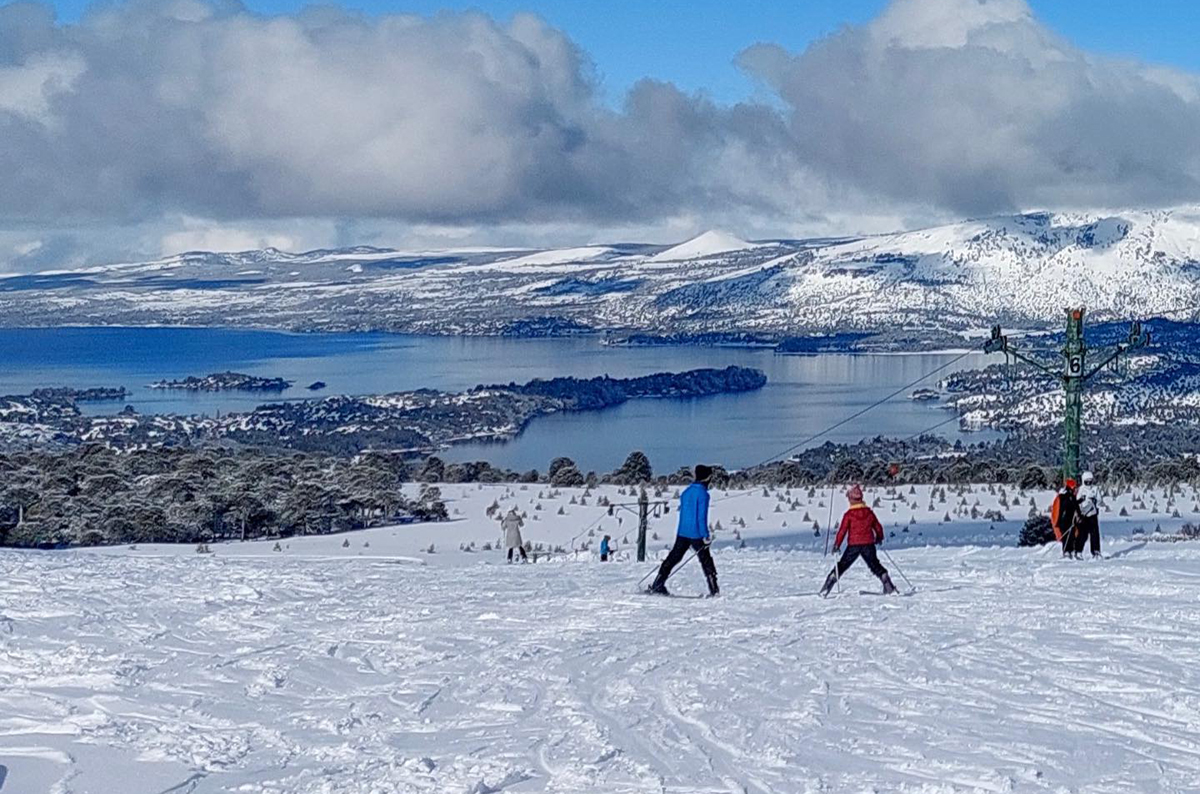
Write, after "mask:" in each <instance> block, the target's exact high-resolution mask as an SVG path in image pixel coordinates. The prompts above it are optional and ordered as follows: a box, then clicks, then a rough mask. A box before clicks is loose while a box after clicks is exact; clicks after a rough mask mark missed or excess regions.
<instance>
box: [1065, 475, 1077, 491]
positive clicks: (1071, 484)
mask: <svg viewBox="0 0 1200 794" xmlns="http://www.w3.org/2000/svg"><path fill="white" fill-rule="evenodd" d="M1066 485H1067V487H1068V488H1070V489H1071V490H1072V491H1074V490H1075V481H1074V480H1072V479H1071V478H1069V477H1068V478H1067V482H1066Z"/></svg>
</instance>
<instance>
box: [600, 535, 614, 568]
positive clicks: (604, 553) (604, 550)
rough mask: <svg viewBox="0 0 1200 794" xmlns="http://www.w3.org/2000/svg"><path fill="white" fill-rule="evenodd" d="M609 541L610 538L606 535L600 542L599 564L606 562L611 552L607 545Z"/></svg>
mask: <svg viewBox="0 0 1200 794" xmlns="http://www.w3.org/2000/svg"><path fill="white" fill-rule="evenodd" d="M610 540H612V538H611V537H609V536H608V535H605V536H604V540H602V541H600V562H608V555H609V552H610V550H611V549H610V547H609V545H608V542H609V541H610Z"/></svg>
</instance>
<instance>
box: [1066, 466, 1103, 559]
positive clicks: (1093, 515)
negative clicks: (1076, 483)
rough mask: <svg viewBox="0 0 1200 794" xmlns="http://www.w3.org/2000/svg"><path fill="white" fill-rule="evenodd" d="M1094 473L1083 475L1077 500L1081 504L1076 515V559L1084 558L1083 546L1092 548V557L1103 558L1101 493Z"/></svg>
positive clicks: (1088, 472) (1086, 472)
mask: <svg viewBox="0 0 1200 794" xmlns="http://www.w3.org/2000/svg"><path fill="white" fill-rule="evenodd" d="M1093 479H1094V478H1093V477H1092V473H1091V472H1090V471H1085V472H1084V473H1083V485H1082V486H1081V487H1080V489H1079V493H1078V494H1077V496H1076V499H1077V500H1078V502H1079V512H1078V513H1076V515H1075V547H1074V550H1073V551H1074V555H1075V559H1077V560H1078V559H1082V558H1083V546H1084V544H1088V545H1090V546H1091V550H1092V557H1101V556H1103V555H1102V554H1101V553H1100V492H1099V491H1097V490H1096V486H1095V484H1094V481H1093Z"/></svg>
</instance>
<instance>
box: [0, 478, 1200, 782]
mask: <svg viewBox="0 0 1200 794" xmlns="http://www.w3.org/2000/svg"><path fill="white" fill-rule="evenodd" d="M520 488H521V487H520V486H486V487H482V488H481V487H478V486H458V485H453V486H444V487H443V493H444V495H445V496H446V497H447V498H448V499H450V500H451V501H450V502H449V506H450V507H451V512H452V513H457V515H456V516H455V517H456V519H457V520H456V521H454V522H452V523H449V524H441V525H435V526H408V527H394V528H383V529H377V530H370V531H366V532H360V533H351V534H347V535H338V536H330V537H321V538H293V539H289V540H285V541H282V542H281V544H280V549H281V551H273V549H274V542H273V541H265V542H253V543H245V544H223V545H214V546H213V549H214V553H212V554H197V553H196V552H195V551H194V549H193V548H192V547H168V546H140V547H138V548H113V549H104V550H99V551H77V552H60V553H45V552H16V551H5V552H3V553H0V794H35V793H36V792H56V793H57V794H67V793H73V794H82V793H84V792H87V793H89V794H90V793H96V794H99V793H101V792H103V793H105V794H109V793H114V792H120V794H141V793H142V792H146V794H159V792H164V793H165V792H251V793H254V792H272V793H279V794H283V793H284V792H287V793H289V794H291V793H292V792H296V793H297V794H308V793H313V794H316V793H318V792H319V793H320V794H332V793H333V792H347V793H349V792H354V793H355V794H358V793H376V792H378V793H380V794H382V793H383V792H473V793H475V794H482V793H483V792H498V791H504V792H514V793H515V792H842V791H845V792H922V794H933V793H934V792H960V791H961V792H967V791H971V792H974V791H981V792H1008V791H1017V792H1019V791H1051V792H1166V791H1171V792H1184V791H1196V790H1198V789H1200V712H1198V707H1200V668H1198V666H1197V660H1198V659H1200V609H1198V607H1200V603H1198V602H1200V589H1198V585H1200V544H1192V543H1156V542H1150V540H1152V539H1145V538H1140V537H1139V536H1137V535H1131V530H1132V529H1134V528H1136V527H1145V528H1146V529H1147V530H1148V531H1149V533H1150V535H1154V534H1155V533H1154V529H1155V528H1156V526H1158V525H1160V524H1161V526H1162V529H1163V531H1164V533H1169V532H1170V531H1172V530H1173V529H1174V528H1176V527H1177V526H1178V525H1179V524H1180V523H1182V521H1184V520H1196V519H1197V516H1195V515H1193V507H1196V505H1195V503H1194V501H1193V500H1194V499H1195V493H1194V492H1193V491H1191V489H1190V488H1188V489H1184V490H1185V492H1184V493H1182V494H1178V495H1176V496H1175V497H1174V499H1173V501H1172V500H1170V497H1169V495H1168V494H1166V493H1163V492H1162V491H1157V492H1147V493H1146V494H1144V499H1135V498H1132V497H1129V496H1125V497H1121V498H1119V499H1109V500H1108V501H1109V508H1110V512H1105V513H1102V518H1103V519H1104V522H1105V526H1106V528H1107V529H1106V537H1105V543H1106V547H1105V551H1106V553H1107V554H1108V555H1109V558H1108V559H1105V560H1101V561H1091V560H1088V561H1081V562H1074V561H1067V560H1063V559H1062V558H1061V557H1060V555H1059V552H1058V549H1057V548H1053V547H1047V548H1044V549H1018V548H1015V547H1014V546H1013V542H1014V541H1013V535H1014V533H1015V531H1016V528H1017V527H1019V525H1020V523H1021V521H1023V519H1024V517H1025V514H1026V513H1027V512H1028V499H1030V498H1033V499H1034V500H1035V501H1036V502H1037V503H1038V505H1039V509H1040V508H1041V507H1044V506H1045V505H1046V503H1048V500H1049V494H1046V493H1037V494H1033V493H1025V494H1022V495H1021V497H1022V498H1023V499H1024V502H1023V503H1022V504H1021V505H1020V506H1019V507H1014V508H1012V509H1010V510H1007V511H1004V512H1006V513H1008V514H1009V515H1008V516H1007V517H1006V521H1004V522H999V523H996V522H992V521H988V520H982V521H980V520H972V519H970V517H969V516H963V517H960V518H955V520H953V521H951V522H950V523H946V522H944V521H943V517H944V513H945V512H952V513H953V512H960V513H961V512H966V510H967V508H966V507H964V506H962V505H961V501H962V500H964V499H965V500H966V501H967V502H968V504H969V506H970V507H971V508H977V509H980V510H986V509H993V508H997V507H998V502H999V494H998V492H996V491H997V489H996V488H991V489H989V488H988V487H986V486H984V487H975V488H973V489H971V490H970V491H968V492H965V493H963V494H959V493H957V492H956V491H955V490H954V489H949V492H948V496H947V501H946V503H945V504H944V505H943V504H941V503H940V501H939V496H931V494H930V490H929V489H928V488H919V489H917V493H916V494H909V493H908V490H907V489H899V490H898V491H897V492H896V493H894V494H888V493H886V492H885V491H878V492H874V493H870V492H869V494H868V498H869V499H874V498H875V497H879V498H880V502H881V503H880V506H879V507H877V508H876V510H877V512H878V514H879V515H880V517H881V519H883V521H884V523H885V525H886V526H887V528H888V531H889V533H891V532H895V533H896V537H894V538H889V540H888V543H887V544H885V545H884V547H883V548H885V549H889V548H890V549H891V551H890V555H891V559H889V558H888V557H887V556H885V557H883V562H884V564H885V565H888V566H889V567H891V568H892V575H893V578H894V579H895V580H896V582H897V584H899V585H900V586H901V588H902V589H907V586H906V584H905V579H904V578H903V577H902V576H900V570H903V573H904V574H906V575H907V577H908V579H909V580H911V582H912V584H914V585H915V586H916V592H915V593H913V594H911V595H908V596H897V597H889V598H883V597H880V596H876V595H867V594H862V593H860V591H863V590H866V591H877V590H878V587H879V584H878V582H877V580H875V579H874V578H873V577H871V576H870V575H869V574H868V573H867V571H866V569H865V567H863V566H862V565H861V563H860V564H858V565H856V566H855V567H854V568H853V569H851V571H850V572H848V574H847V575H846V577H845V579H844V580H843V583H842V589H841V593H840V594H839V595H836V596H835V597H833V598H831V599H828V600H822V599H820V598H818V597H816V596H815V595H814V591H815V590H816V588H817V587H818V586H819V584H820V582H821V579H822V578H823V576H824V573H825V572H826V570H827V569H828V564H829V560H828V559H823V558H822V556H821V544H822V543H823V542H824V540H825V538H824V537H820V538H817V537H813V533H812V527H811V522H806V521H804V520H803V513H808V514H809V518H810V519H811V520H817V521H819V523H820V524H821V526H822V534H824V532H823V530H824V525H825V524H826V521H827V519H826V516H827V511H828V502H827V500H828V492H823V491H818V492H815V493H814V494H813V496H811V497H810V496H809V495H808V492H807V491H806V490H804V489H797V490H793V491H790V492H788V491H784V490H778V489H771V490H770V493H769V495H767V496H764V495H763V494H762V493H761V491H759V490H756V491H755V492H754V493H751V494H746V495H742V496H737V495H735V494H729V495H725V494H722V493H720V492H716V493H714V506H713V518H714V521H716V520H719V521H721V522H722V525H723V531H722V532H721V533H720V538H721V540H720V541H719V542H718V544H717V546H718V548H717V552H716V558H717V565H718V568H719V571H720V576H721V584H722V588H723V590H724V593H723V595H722V596H721V597H720V598H718V599H713V600H707V599H691V598H669V599H667V598H659V597H652V596H645V595H638V594H635V587H636V585H637V581H638V579H639V578H641V577H642V576H643V574H645V573H646V572H647V571H648V570H650V568H651V566H649V565H647V564H638V563H636V562H632V561H629V560H620V561H617V562H610V563H607V564H601V563H599V562H597V561H596V558H595V557H594V555H593V551H594V549H595V545H596V544H597V543H598V541H599V537H600V535H599V534H597V535H595V536H593V537H591V538H588V536H587V534H586V532H583V533H582V534H581V530H584V528H585V527H587V526H588V524H590V523H592V522H593V521H596V520H597V519H599V523H598V524H597V526H596V529H599V530H600V531H601V533H608V534H611V535H613V536H614V538H615V539H616V540H617V544H618V546H619V547H620V548H622V550H623V551H622V552H621V556H625V554H626V552H627V551H628V550H629V549H628V547H627V544H625V543H623V538H624V536H625V535H626V533H631V532H632V529H633V525H634V523H635V519H634V517H633V516H631V515H629V514H621V513H618V515H617V516H613V517H608V516H607V515H606V511H605V510H604V509H603V508H598V507H596V506H595V499H596V498H597V497H598V496H599V495H601V494H603V495H606V496H608V497H609V498H611V499H613V500H614V501H617V500H625V499H628V498H629V497H627V496H620V495H618V494H617V493H616V489H614V488H604V489H598V490H596V491H593V492H592V493H591V494H590V495H589V496H588V497H586V498H587V500H588V502H589V504H588V505H587V506H579V505H571V504H570V500H571V499H572V498H574V499H575V500H576V501H578V500H579V498H581V497H582V492H581V491H574V490H566V489H564V490H562V491H561V492H552V491H551V490H550V489H548V488H546V487H544V486H543V487H541V488H540V491H541V492H542V495H541V496H540V497H539V496H538V492H539V486H529V490H521V489H520ZM673 495H674V491H673V490H672V491H670V492H668V493H666V494H664V498H668V499H670V498H671V497H673ZM1016 495H1017V492H1016V491H1015V489H1011V488H1010V489H1009V490H1008V492H1007V497H1008V501H1010V502H1011V501H1013V500H1014V497H1016ZM888 496H895V497H899V498H896V499H894V500H892V499H888V498H887V497H888ZM729 497H733V498H729ZM781 500H782V501H781ZM976 500H978V501H979V502H980V505H978V506H977V505H975V504H974V502H975V501H976ZM493 502H498V503H499V504H500V505H501V506H502V507H503V508H505V509H506V508H507V507H508V506H510V505H513V504H515V505H517V506H518V507H519V508H520V509H523V510H526V511H527V512H528V513H529V514H530V520H528V521H527V522H526V527H525V535H526V539H527V540H529V541H532V542H534V543H545V544H548V545H563V546H566V545H570V544H569V543H568V541H569V540H570V538H571V537H572V536H574V535H576V534H581V536H580V537H579V538H578V539H577V540H576V542H575V546H576V547H578V546H581V545H582V544H583V543H584V542H587V541H589V540H590V541H591V543H592V546H591V550H589V551H588V552H583V553H577V554H574V555H571V554H566V555H563V554H560V555H555V556H552V557H551V558H550V559H549V560H547V559H546V558H545V557H541V558H540V560H539V562H537V563H535V564H529V565H512V566H509V565H505V564H503V562H502V560H501V557H500V554H499V553H498V552H495V551H490V552H483V551H478V550H477V551H474V552H466V551H459V550H458V549H459V546H460V544H468V543H475V544H476V548H477V549H478V548H479V547H480V546H481V545H482V542H489V541H490V542H494V541H495V540H496V538H497V537H498V535H499V532H498V529H497V526H496V524H495V522H494V521H491V520H489V519H487V518H485V517H484V516H483V512H484V509H485V508H486V507H487V506H488V505H490V504H491V503H493ZM1169 502H1170V503H1171V504H1173V507H1171V508H1168V507H1167V505H1168V503H1169ZM931 503H932V504H933V505H934V507H935V511H936V512H930V510H929V504H931ZM539 504H540V505H541V506H542V510H540V511H539V510H535V506H536V505H539ZM901 504H903V507H901ZM913 504H916V505H917V508H916V509H915V510H914V509H913V508H912V507H911V506H912V505H913ZM1135 504H1136V505H1142V504H1144V505H1145V506H1144V508H1143V507H1137V506H1135ZM842 505H843V500H842V499H841V498H840V497H838V498H837V501H836V506H837V508H838V510H840V509H841V507H842ZM893 505H895V506H896V507H897V509H896V510H895V511H894V512H893V510H892V506H893ZM776 506H780V511H779V512H775V508H776ZM560 507H561V508H562V509H563V513H564V514H563V515H559V514H558V509H559V508H560ZM1122 508H1123V509H1125V511H1126V512H1128V513H1130V516H1129V517H1128V518H1125V517H1118V513H1119V511H1120V510H1121V509H1122ZM1176 510H1178V511H1179V512H1180V514H1181V517H1180V518H1173V517H1170V516H1171V515H1172V513H1173V512H1174V511H1176ZM1152 511H1156V512H1153V513H1152ZM818 512H819V517H818ZM534 515H537V516H538V517H539V520H537V521H534V520H532V517H533V516H534ZM621 515H624V516H625V518H624V520H623V522H622V524H621V525H620V526H618V524H617V520H618V517H619V516H621ZM835 515H836V514H835ZM760 516H761V518H760ZM914 517H916V518H917V523H916V524H910V523H909V522H910V521H911V520H912V519H913V518H914ZM952 518H954V516H952ZM739 519H744V520H745V521H746V524H747V526H746V528H745V529H742V528H741V527H740V520H739ZM674 520H675V515H674V511H672V513H671V514H669V515H665V516H661V517H660V518H658V519H656V520H655V521H654V523H653V525H652V531H654V532H656V533H658V535H659V539H658V540H657V541H654V542H653V543H652V546H653V547H654V553H656V554H658V553H661V552H662V546H663V545H664V544H665V543H666V542H667V541H668V540H669V539H670V536H671V535H672V534H673V533H672V531H671V529H672V527H673V523H674ZM735 522H736V524H737V526H738V534H739V535H741V539H740V540H739V539H737V538H735V537H733V533H732V530H731V528H730V527H731V525H733V524H734V523H735ZM785 522H787V523H788V524H790V525H791V528H790V529H789V528H787V527H784V526H782V525H783V524H784V523H785ZM903 528H908V529H909V532H907V533H905V532H903V531H902V529H903ZM917 533H921V534H920V535H918V534H917ZM1114 536H1116V537H1114ZM347 541H348V542H349V545H348V546H344V545H343V544H344V543H346V542H347ZM743 541H744V542H745V547H744V548H742V547H741V546H742V544H743ZM430 543H433V544H434V553H432V554H430V553H428V546H429V544H430ZM889 544H895V545H894V546H892V545H889ZM925 544H936V545H925ZM956 544H957V545H956ZM968 544H969V545H968ZM989 544H990V545H989ZM422 549H424V550H425V551H422ZM672 587H673V589H674V590H675V591H676V592H677V593H679V594H680V595H697V594H699V593H701V592H702V589H703V585H702V578H701V575H700V572H699V570H698V566H697V565H696V564H695V563H690V564H689V565H688V566H687V567H686V568H684V569H682V571H681V572H680V573H679V575H678V577H676V579H674V580H672Z"/></svg>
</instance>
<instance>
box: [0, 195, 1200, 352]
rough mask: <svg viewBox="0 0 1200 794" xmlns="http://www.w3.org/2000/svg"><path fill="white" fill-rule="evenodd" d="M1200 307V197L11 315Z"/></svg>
mask: <svg viewBox="0 0 1200 794" xmlns="http://www.w3.org/2000/svg"><path fill="white" fill-rule="evenodd" d="M1075 304H1079V305H1085V306H1087V307H1088V308H1089V310H1090V313H1091V316H1092V317H1093V318H1095V319H1098V320H1122V319H1131V318H1135V317H1137V318H1142V317H1150V316H1169V317H1172V318H1174V319H1187V320H1195V319H1197V314H1198V311H1200V310H1198V308H1197V307H1198V306H1200V207H1196V206H1186V207H1178V208H1174V209H1165V210H1122V211H1114V212H1103V213H1086V212H1072V213H1052V212H1033V213H1025V214H1021V215H1012V216H999V217H994V218H984V219H975V220H965V221H960V222H957V223H952V224H946V225H942V226H933V227H928V228H924V229H915V230H909V231H902V232H895V233H890V234H881V235H872V236H864V237H848V238H814V239H809V240H771V241H761V242H750V241H745V240H741V239H740V238H736V237H734V236H732V235H730V234H728V233H724V232H706V233H704V234H702V235H699V236H697V237H694V238H692V239H690V240H687V241H684V242H683V243H680V244H678V245H675V246H662V245H649V244H636V243H635V244H630V243H622V244H611V245H605V244H603V243H599V242H594V243H591V244H588V245H586V246H581V247H570V248H560V249H547V248H534V247H528V248H512V247H497V248H486V247H472V248H459V249H447V250H443V251H428V250H424V251H401V250H396V249H391V248H384V247H376V246H353V247H347V248H339V249H329V248H322V249H315V250H312V251H306V252H299V253H291V252H284V251H279V250H277V249H262V250H251V251H241V252H232V253H212V252H202V251H200V252H197V251H192V252H186V253H182V254H178V255H175V256H171V257H164V258H161V259H157V260H153V261H149V262H144V263H121V264H116V265H104V266H99V267H87V268H80V269H76V270H60V271H53V272H45V273H33V274H13V275H8V276H6V277H4V278H0V310H2V311H0V318H3V319H0V323H3V324H6V325H9V326H17V325H35V326H42V325H50V324H54V325H57V324H63V325H65V324H76V325H78V324H126V325H145V324H178V325H227V326H242V327H246V326H251V327H262V328H279V329H287V330H306V331H346V330H384V331H395V332H415V333H434V334H472V335H492V334H509V335H528V334H530V333H533V334H536V335H545V334H556V333H580V332H589V331H590V332H607V333H615V334H617V335H622V334H639V335H643V336H649V337H653V336H667V335H670V336H673V337H676V338H681V337H682V338H686V337H687V336H689V335H693V336H698V335H709V336H711V335H714V334H716V335H728V336H731V337H732V336H737V335H753V336H756V337H762V338H764V339H768V340H771V339H773V340H781V339H785V338H788V337H792V336H806V335H814V334H831V333H844V332H852V331H853V332H860V331H861V332H871V333H885V332H897V331H903V332H905V333H906V334H909V335H911V334H913V333H915V334H917V335H922V334H928V335H931V336H933V335H942V341H944V335H945V334H951V335H958V336H961V337H963V338H964V339H966V338H973V337H974V336H975V335H976V334H977V333H978V331H979V330H980V329H983V328H986V327H987V326H988V325H990V324H991V323H992V322H1001V323H1003V324H1005V325H1007V326H1015V327H1022V328H1031V329H1043V328H1056V327H1057V326H1059V325H1060V324H1061V312H1062V309H1063V308H1064V307H1066V306H1067V305H1075Z"/></svg>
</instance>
